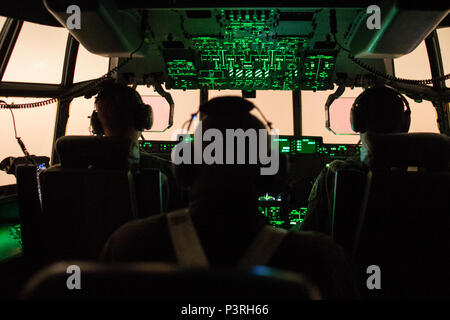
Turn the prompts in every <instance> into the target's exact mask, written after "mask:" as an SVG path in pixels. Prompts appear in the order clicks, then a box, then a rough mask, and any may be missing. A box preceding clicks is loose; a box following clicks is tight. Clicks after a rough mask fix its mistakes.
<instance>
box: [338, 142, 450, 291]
mask: <svg viewBox="0 0 450 320" xmlns="http://www.w3.org/2000/svg"><path fill="white" fill-rule="evenodd" d="M366 143H367V146H368V150H369V156H368V157H367V162H366V164H367V166H368V168H369V169H370V170H369V172H368V174H367V175H365V176H364V175H363V176H361V175H358V174H356V173H353V174H348V173H345V172H337V174H336V183H335V185H336V186H337V188H335V189H336V190H335V199H334V207H335V209H339V210H338V211H336V212H335V221H338V219H343V216H344V215H345V214H344V213H345V212H346V210H347V212H346V213H347V219H348V224H345V223H344V221H342V224H340V225H339V224H337V225H335V226H334V227H335V230H336V231H335V233H336V235H340V236H342V234H343V231H344V230H345V232H347V233H348V236H347V242H346V244H345V246H346V249H347V252H349V250H350V248H352V253H353V260H354V263H355V264H356V270H357V272H358V277H359V283H360V285H361V287H360V292H361V295H362V296H363V297H365V298H431V297H446V298H448V297H450V275H449V274H448V270H449V268H450V258H449V255H448V252H449V250H450V173H449V171H448V164H449V159H450V139H449V138H448V137H446V136H443V135H438V134H386V135H378V136H369V137H368V139H367V141H366ZM411 166H414V167H416V170H415V171H408V170H407V168H408V167H411ZM339 189H341V190H340V191H339ZM343 189H345V190H343ZM355 217H357V219H356V220H357V223H356V228H355ZM352 238H353V239H354V240H353V242H352V241H351V240H352ZM337 240H338V242H340V241H341V240H339V239H337ZM370 266H377V267H379V268H380V279H381V283H380V284H381V289H376V288H372V289H370V288H369V287H370V286H369V285H368V284H367V281H368V278H369V277H370V274H368V273H367V272H368V268H369V267H370ZM369 269H370V268H369ZM375 272H378V271H375ZM374 279H375V278H372V280H374ZM372 280H370V281H372Z"/></svg>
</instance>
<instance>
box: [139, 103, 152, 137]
mask: <svg viewBox="0 0 450 320" xmlns="http://www.w3.org/2000/svg"><path fill="white" fill-rule="evenodd" d="M135 116H136V118H135V126H136V129H137V130H139V131H144V130H145V129H147V130H149V129H151V128H152V126H153V109H152V107H151V106H150V105H148V104H139V105H138V106H137V111H136V115H135Z"/></svg>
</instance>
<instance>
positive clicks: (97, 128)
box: [91, 110, 105, 136]
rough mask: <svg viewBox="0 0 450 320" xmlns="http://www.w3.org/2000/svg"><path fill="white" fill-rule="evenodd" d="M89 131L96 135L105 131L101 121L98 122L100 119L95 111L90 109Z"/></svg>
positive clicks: (100, 134)
mask: <svg viewBox="0 0 450 320" xmlns="http://www.w3.org/2000/svg"><path fill="white" fill-rule="evenodd" d="M91 131H92V134H94V135H96V136H103V135H104V134H105V132H104V131H103V127H102V123H101V122H100V119H99V117H98V112H97V111H95V110H94V111H92V114H91Z"/></svg>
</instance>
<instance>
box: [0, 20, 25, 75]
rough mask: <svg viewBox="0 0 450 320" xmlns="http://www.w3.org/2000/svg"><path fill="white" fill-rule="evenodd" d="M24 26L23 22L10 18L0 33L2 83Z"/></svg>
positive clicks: (0, 73)
mask: <svg viewBox="0 0 450 320" xmlns="http://www.w3.org/2000/svg"><path fill="white" fill-rule="evenodd" d="M22 25H23V21H22V20H16V19H11V18H8V19H6V21H5V24H4V25H3V28H2V31H1V32H0V81H1V80H2V79H3V75H4V74H5V70H6V67H7V66H8V62H9V59H10V58H11V54H12V52H13V49H14V46H15V44H16V41H17V38H18V37H19V33H20V30H21V29H22Z"/></svg>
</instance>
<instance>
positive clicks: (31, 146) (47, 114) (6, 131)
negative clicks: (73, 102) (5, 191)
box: [0, 97, 56, 186]
mask: <svg viewBox="0 0 450 320" xmlns="http://www.w3.org/2000/svg"><path fill="white" fill-rule="evenodd" d="M41 99H42V98H41ZM0 100H4V101H6V102H7V103H15V104H18V103H28V102H35V101H37V100H39V98H15V97H0ZM13 113H14V118H15V122H16V130H17V136H19V137H21V138H22V141H23V142H24V143H25V146H26V148H27V150H28V152H29V153H30V154H32V155H37V156H47V157H50V155H51V151H52V140H53V130H54V125H55V116H56V103H54V104H51V105H47V106H44V107H40V108H33V109H16V110H13ZM0 114H1V117H0V135H1V137H2V144H1V146H2V147H1V148H0V161H1V160H3V159H4V158H6V157H9V156H12V157H22V156H24V155H23V153H22V150H21V149H20V147H19V144H18V143H17V140H16V139H15V136H14V126H13V121H12V117H11V112H10V111H9V110H6V109H0ZM15 183H16V178H15V177H14V176H13V175H9V174H6V173H5V172H3V171H0V186H3V185H8V184H15Z"/></svg>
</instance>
